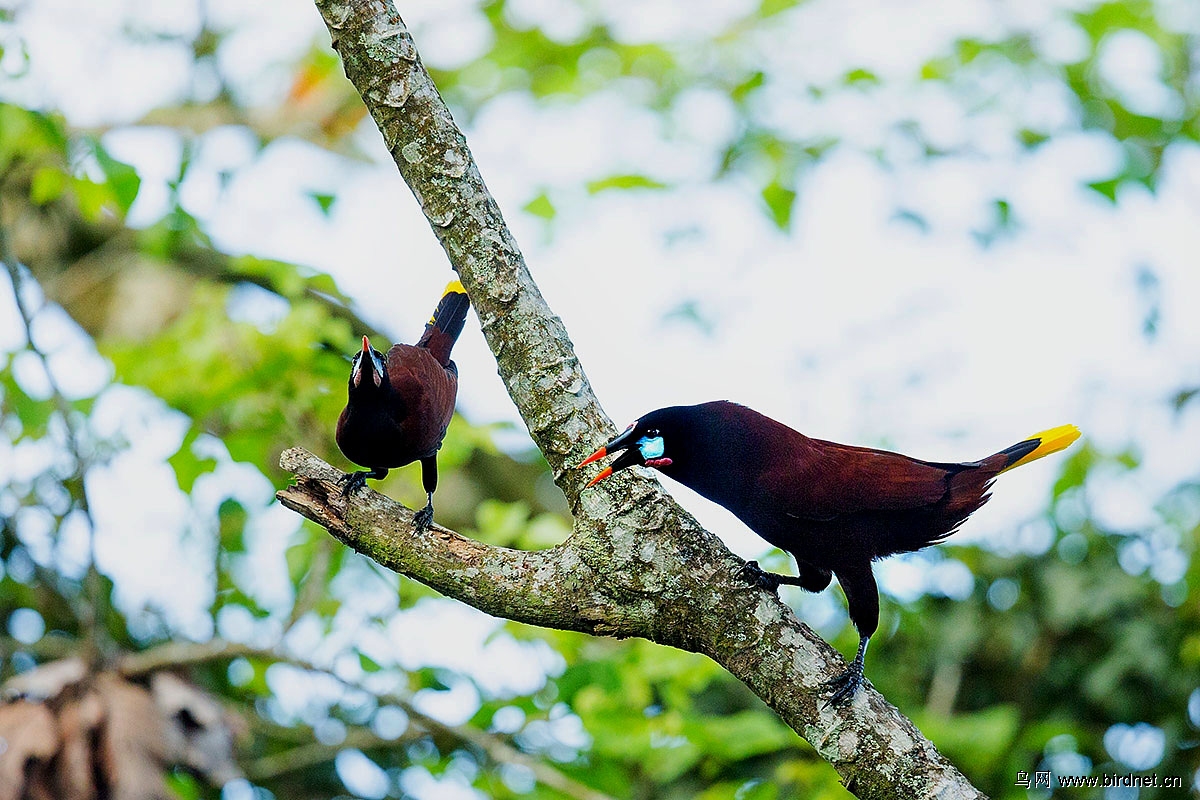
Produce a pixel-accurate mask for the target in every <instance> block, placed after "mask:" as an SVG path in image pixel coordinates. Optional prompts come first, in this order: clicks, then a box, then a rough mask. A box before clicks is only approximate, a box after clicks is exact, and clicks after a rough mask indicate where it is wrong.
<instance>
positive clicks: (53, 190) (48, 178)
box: [29, 167, 67, 206]
mask: <svg viewBox="0 0 1200 800" xmlns="http://www.w3.org/2000/svg"><path fill="white" fill-rule="evenodd" d="M66 188H67V174H66V173H65V172H63V171H62V170H61V169H58V168H57V167H42V168H40V169H39V170H38V171H37V172H35V173H33V180H32V181H31V182H30V186H29V199H30V200H31V201H33V203H34V204H35V205H39V206H44V205H46V203H49V202H51V201H52V200H57V199H58V198H59V197H60V196H61V195H62V193H63V191H64V190H65V189H66Z"/></svg>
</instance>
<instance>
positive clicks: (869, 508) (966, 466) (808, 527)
mask: <svg viewBox="0 0 1200 800" xmlns="http://www.w3.org/2000/svg"><path fill="white" fill-rule="evenodd" d="M1077 438H1079V431H1078V429H1076V428H1075V426H1074V425H1063V426H1061V427H1058V428H1053V429H1051V430H1048V431H1044V432H1042V433H1039V434H1036V435H1034V436H1031V437H1029V438H1028V439H1025V440H1024V441H1021V442H1018V443H1017V444H1015V445H1013V446H1012V447H1008V448H1006V449H1004V450H1001V451H1000V452H998V453H994V454H993V455H990V456H988V457H987V458H983V459H980V460H979V461H967V462H962V463H946V462H934V461H921V460H918V459H915V458H910V457H908V456H904V455H900V454H899V453H891V452H888V451H886V450H873V449H870V448H866V447H853V446H850V445H844V444H837V443H835V442H826V441H823V440H821V439H810V438H809V437H807V436H805V435H803V434H802V433H799V432H798V431H795V430H792V429H791V428H789V427H788V426H786V425H784V424H783V423H781V422H776V421H775V420H773V419H771V418H770V417H766V416H763V415H762V414H759V413H758V412H757V411H754V410H752V409H749V408H746V407H745V406H740V405H737V404H736V403H730V402H726V401H717V402H712V403H702V404H701V405H696V406H672V407H670V408H660V409H658V410H657V411H651V412H650V413H649V414H646V415H645V416H643V417H641V418H640V419H638V420H637V421H635V422H634V423H633V424H632V425H630V426H629V427H628V428H627V429H626V430H625V432H624V433H622V434H621V435H620V436H618V437H617V438H616V439H613V440H612V441H611V442H609V443H608V444H607V445H605V446H604V447H601V448H600V449H599V450H597V451H596V452H595V453H593V454H592V455H591V456H589V457H588V458H587V459H585V460H584V461H583V463H581V464H580V465H579V466H581V467H582V466H583V465H584V464H590V463H591V462H593V461H596V460H598V459H600V458H604V457H605V456H607V455H609V454H611V453H615V452H620V455H618V456H617V457H616V458H615V459H614V460H613V462H612V465H611V466H609V467H607V468H605V469H604V470H602V471H601V472H600V474H598V475H597V476H596V477H595V478H593V479H592V481H591V483H589V484H588V485H589V486H591V485H593V484H595V483H598V482H599V481H601V480H604V479H605V478H607V477H608V476H609V475H611V474H613V472H615V471H619V470H622V469H625V468H626V467H631V466H647V467H653V468H654V469H657V470H659V471H660V472H662V473H663V474H664V475H668V476H670V477H672V478H674V479H675V480H677V481H679V482H680V483H682V484H684V485H685V486H687V487H689V488H691V489H693V490H694V491H696V492H697V493H699V494H701V495H703V496H704V497H707V498H708V499H709V500H712V501H713V502H715V503H717V504H719V505H722V506H724V507H725V508H727V509H729V510H730V511H732V512H733V513H734V514H735V515H736V516H737V517H738V518H739V519H740V520H741V521H742V522H744V523H746V525H747V526H749V527H750V529H751V530H753V531H754V532H755V533H757V534H758V535H759V536H761V537H762V538H764V539H766V540H767V541H768V542H770V543H771V544H773V545H775V546H776V547H778V548H780V549H781V550H785V551H787V552H788V553H791V554H792V556H793V557H794V558H795V559H796V565H797V568H798V570H799V573H800V574H799V576H798V577H794V578H793V577H790V576H786V575H775V574H773V573H769V572H763V571H762V570H761V569H760V568H759V567H758V564H756V563H755V562H753V561H751V562H750V563H749V564H747V570H746V571H747V575H748V576H749V577H750V578H752V579H753V580H754V581H755V582H757V583H759V584H760V585H762V586H763V587H764V588H767V589H769V590H771V591H774V590H775V589H777V588H778V586H779V584H781V583H788V584H792V585H795V586H800V587H801V588H803V589H807V590H808V591H810V592H819V591H821V590H822V589H824V588H825V587H826V586H828V585H829V582H830V580H831V578H832V576H833V575H837V578H838V582H839V583H840V584H841V586H842V590H843V591H844V592H845V594H846V604H847V605H848V607H849V612H850V620H851V622H853V623H854V627H855V628H857V629H858V634H859V644H858V653H857V654H856V655H855V658H854V661H853V662H852V663H851V664H850V667H849V669H847V670H846V671H845V672H843V673H842V674H841V675H839V676H838V677H836V678H834V679H833V680H832V681H830V685H831V686H832V688H833V695H832V697H831V699H830V701H829V702H830V703H831V704H837V703H841V702H844V701H846V700H848V699H850V698H851V697H853V695H854V692H855V691H856V690H857V689H858V686H859V685H860V684H861V683H862V679H863V658H864V656H865V655H866V650H867V642H868V641H869V640H870V638H871V635H872V634H873V633H874V632H875V628H876V627H877V626H878V624H879V592H878V590H877V588H876V586H875V576H874V574H873V573H872V571H871V562H873V561H875V560H877V559H881V558H886V557H887V556H890V555H894V554H896V553H908V552H913V551H915V550H920V549H922V548H924V547H929V546H930V545H933V544H936V543H938V542H940V541H942V540H943V539H945V538H946V537H947V536H949V535H950V534H952V533H954V531H955V530H957V529H958V526H959V525H961V524H962V523H963V522H964V521H965V520H966V519H967V517H968V516H970V515H971V514H972V513H973V512H975V511H976V510H978V509H979V507H980V506H982V505H983V504H984V503H985V502H986V501H987V499H988V489H989V488H990V487H991V484H992V480H993V479H995V477H996V476H997V475H999V474H1000V473H1002V472H1004V471H1006V470H1010V469H1012V468H1014V467H1019V466H1021V465H1022V464H1028V463H1029V462H1030V461H1033V460H1035V459H1038V458H1041V457H1042V456H1045V455H1049V454H1050V453H1054V452H1056V451H1058V450H1062V449H1063V448H1065V447H1067V446H1069V445H1070V444H1071V443H1072V442H1074V441H1075V440H1076V439H1077Z"/></svg>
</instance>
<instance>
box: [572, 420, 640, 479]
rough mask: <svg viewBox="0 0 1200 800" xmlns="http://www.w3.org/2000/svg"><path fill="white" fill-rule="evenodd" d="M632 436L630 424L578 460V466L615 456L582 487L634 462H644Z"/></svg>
mask: <svg viewBox="0 0 1200 800" xmlns="http://www.w3.org/2000/svg"><path fill="white" fill-rule="evenodd" d="M634 438H635V437H634V435H633V426H632V425H630V426H629V427H628V428H626V429H625V432H624V433H622V434H621V435H620V436H618V437H617V438H615V439H613V440H612V441H611V442H609V443H608V444H606V445H604V446H603V447H601V448H600V449H599V450H597V451H596V452H594V453H592V454H591V455H590V456H588V457H587V458H585V459H584V460H583V461H581V462H579V466H580V467H585V466H587V465H588V464H591V463H592V462H593V461H599V460H600V459H602V458H604V457H605V456H610V455H614V454H616V456H617V457H616V458H614V459H613V461H612V464H610V465H609V466H607V467H605V468H604V469H602V470H601V471H600V474H598V475H597V476H596V477H594V478H592V479H591V480H590V481H589V482H588V485H587V486H585V487H584V488H585V489H586V488H588V486H595V485H596V484H597V483H599V482H600V481H602V480H604V479H605V478H607V477H608V476H609V475H612V474H613V473H614V472H620V471H621V470H623V469H625V468H626V467H632V466H634V465H635V464H638V465H640V464H644V463H645V459H643V458H642V454H641V452H640V451H639V450H638V448H637V447H636V446H635V442H634Z"/></svg>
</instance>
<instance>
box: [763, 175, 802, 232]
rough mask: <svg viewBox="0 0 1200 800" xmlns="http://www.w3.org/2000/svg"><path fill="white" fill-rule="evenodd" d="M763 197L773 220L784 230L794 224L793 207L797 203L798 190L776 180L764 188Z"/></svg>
mask: <svg viewBox="0 0 1200 800" xmlns="http://www.w3.org/2000/svg"><path fill="white" fill-rule="evenodd" d="M762 199H763V201H764V202H765V203H766V204H767V210H768V211H769V212H770V213H771V221H772V222H774V223H775V225H776V227H778V228H779V229H780V230H782V231H786V230H787V229H788V228H790V227H791V225H792V208H793V207H794V205H795V203H796V192H795V190H793V189H789V188H787V187H786V186H783V185H781V184H779V183H778V182H776V181H771V182H770V183H768V184H767V185H766V186H765V187H763V190H762Z"/></svg>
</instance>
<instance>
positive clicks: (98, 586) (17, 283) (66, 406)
mask: <svg viewBox="0 0 1200 800" xmlns="http://www.w3.org/2000/svg"><path fill="white" fill-rule="evenodd" d="M0 260H2V261H3V262H4V266H5V268H6V269H7V270H8V277H9V280H10V282H11V283H12V291H13V298H14V300H15V301H16V305H17V314H18V316H20V318H21V323H22V325H23V326H24V329H25V346H26V348H27V349H28V350H29V351H30V352H31V353H33V354H34V355H35V356H36V357H37V359H38V361H40V362H41V365H42V370H43V371H44V372H45V373H46V382H47V384H48V385H49V386H50V393H51V397H52V398H53V399H54V404H55V407H56V408H57V410H58V415H59V416H60V417H61V418H62V423H63V428H64V429H65V431H66V440H67V441H66V447H67V452H68V453H70V454H71V458H72V459H73V460H74V462H75V475H76V476H78V478H79V495H78V498H77V502H78V508H79V510H80V511H81V512H83V516H84V519H85V521H86V523H87V542H88V546H87V553H88V566H87V572H86V573H85V575H84V579H83V585H84V594H85V595H86V596H87V598H88V604H87V606H86V608H85V609H84V614H83V618H82V619H81V620H80V622H81V624H82V626H83V629H84V630H85V631H86V632H87V636H86V640H85V643H84V648H85V651H86V652H89V653H90V654H91V658H92V659H95V658H96V657H98V655H99V653H100V650H101V647H100V635H101V631H103V629H104V626H103V624H102V622H101V618H102V617H103V615H104V610H103V608H102V606H103V605H104V600H103V597H104V582H103V579H102V578H101V576H100V571H99V570H98V569H97V568H96V520H95V518H94V517H93V516H92V507H91V502H90V501H89V500H88V490H87V470H88V460H87V459H86V458H85V457H84V455H83V450H82V447H81V442H80V434H79V430H78V428H77V427H76V425H75V419H74V416H73V411H72V409H71V404H70V402H69V401H68V400H67V397H66V395H65V394H63V392H62V389H60V388H59V386H58V382H57V381H56V380H55V379H54V372H53V371H52V370H51V369H50V359H49V357H48V356H47V355H46V354H45V352H43V351H42V350H41V348H39V347H38V346H37V344H36V343H35V342H34V341H33V316H34V315H33V312H31V311H30V309H29V308H28V307H27V306H26V304H25V297H24V284H25V278H24V275H23V274H22V267H21V265H20V264H19V263H18V261H17V257H16V255H15V254H14V253H13V251H12V248H11V247H10V245H9V241H8V233H7V231H6V230H5V227H4V225H3V223H0Z"/></svg>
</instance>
